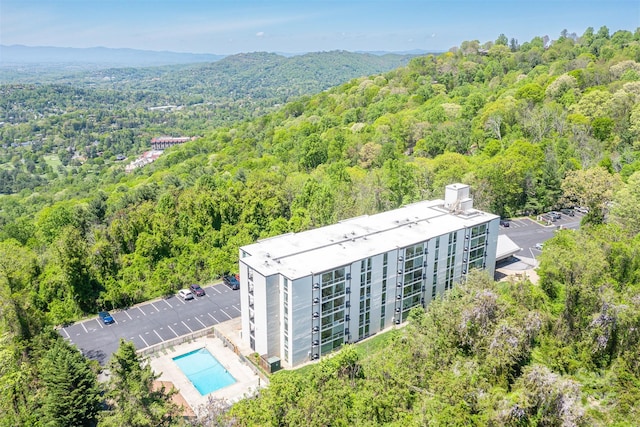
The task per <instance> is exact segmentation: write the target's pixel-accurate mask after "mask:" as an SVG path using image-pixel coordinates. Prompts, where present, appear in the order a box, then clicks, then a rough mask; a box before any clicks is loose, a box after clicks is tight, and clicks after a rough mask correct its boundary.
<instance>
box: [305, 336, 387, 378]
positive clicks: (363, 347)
mask: <svg viewBox="0 0 640 427" xmlns="http://www.w3.org/2000/svg"><path fill="white" fill-rule="evenodd" d="M397 333H398V330H397V329H392V330H389V331H385V332H381V333H377V334H376V335H374V336H372V337H370V338H367V339H366V340H364V341H360V342H358V343H355V344H354V345H353V346H354V348H355V349H356V351H357V352H358V355H359V356H360V360H364V359H366V358H367V357H369V356H370V355H374V354H376V353H378V352H379V351H380V350H382V349H383V348H385V347H386V346H387V345H388V343H389V342H390V341H391V340H392V339H393V337H394V336H396V334H397ZM333 354H335V353H331V354H328V355H325V356H324V357H331V356H332V355H333ZM317 364H318V363H317V362H316V363H309V364H308V365H305V366H302V367H300V368H297V369H293V372H296V373H297V374H300V375H307V374H308V373H309V372H310V371H311V370H312V369H314V367H315V366H316V365H317Z"/></svg>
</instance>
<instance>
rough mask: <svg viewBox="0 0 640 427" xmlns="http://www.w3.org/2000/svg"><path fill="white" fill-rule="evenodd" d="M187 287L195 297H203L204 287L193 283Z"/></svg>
mask: <svg viewBox="0 0 640 427" xmlns="http://www.w3.org/2000/svg"><path fill="white" fill-rule="evenodd" d="M189 289H190V290H191V292H192V293H193V294H194V295H195V296H197V297H203V296H204V289H202V288H201V287H200V285H195V284H194V285H191V286H189Z"/></svg>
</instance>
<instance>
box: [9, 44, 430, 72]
mask: <svg viewBox="0 0 640 427" xmlns="http://www.w3.org/2000/svg"><path fill="white" fill-rule="evenodd" d="M354 53H361V54H370V55H376V56H382V55H387V54H395V55H426V54H428V53H440V52H428V51H425V50H419V49H414V50H411V51H403V52H386V51H371V52H367V51H357V52H354ZM277 54H278V55H280V56H284V57H288V58H290V57H293V56H300V55H304V54H305V52H303V53H287V52H277ZM225 57H227V55H215V54H206V53H180V52H169V51H151V50H138V49H113V48H106V47H91V48H73V47H49V46H23V45H11V46H7V45H1V44H0V67H20V66H24V65H36V64H37V65H40V66H47V67H51V66H55V65H57V66H59V67H64V66H66V67H69V66H70V65H84V66H87V65H93V67H91V68H104V67H151V66H159V65H173V64H194V63H200V62H215V61H218V60H220V59H222V58H225Z"/></svg>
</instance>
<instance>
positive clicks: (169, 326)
mask: <svg viewBox="0 0 640 427" xmlns="http://www.w3.org/2000/svg"><path fill="white" fill-rule="evenodd" d="M167 327H168V328H169V329H171V332H173V333H174V335H175V336H179V335H178V334H177V333H176V331H174V330H173V328H172V327H171V325H167Z"/></svg>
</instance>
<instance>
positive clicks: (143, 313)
mask: <svg viewBox="0 0 640 427" xmlns="http://www.w3.org/2000/svg"><path fill="white" fill-rule="evenodd" d="M136 308H137V309H138V310H140V313H142V315H143V316H146V315H147V313H145V312H144V311H142V309H141V308H140V307H136Z"/></svg>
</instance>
